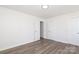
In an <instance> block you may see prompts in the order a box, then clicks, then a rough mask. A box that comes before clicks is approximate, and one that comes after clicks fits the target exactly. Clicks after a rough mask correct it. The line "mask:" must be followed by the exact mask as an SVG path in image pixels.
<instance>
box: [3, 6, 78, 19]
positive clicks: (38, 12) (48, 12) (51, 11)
mask: <svg viewBox="0 0 79 59" xmlns="http://www.w3.org/2000/svg"><path fill="white" fill-rule="evenodd" d="M2 7H6V8H10V9H14V10H17V11H21V12H24V13H27V14H31V15H34V16H37V17H40V18H44V19H46V18H51V17H54V16H58V15H62V14H66V13H71V12H76V11H79V6H78V5H49V8H48V9H42V8H41V6H40V5H4V6H2Z"/></svg>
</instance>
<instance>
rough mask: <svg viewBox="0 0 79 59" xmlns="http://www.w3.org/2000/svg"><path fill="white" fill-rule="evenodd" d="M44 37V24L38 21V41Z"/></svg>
mask: <svg viewBox="0 0 79 59" xmlns="http://www.w3.org/2000/svg"><path fill="white" fill-rule="evenodd" d="M43 37H44V22H43V21H40V39H43Z"/></svg>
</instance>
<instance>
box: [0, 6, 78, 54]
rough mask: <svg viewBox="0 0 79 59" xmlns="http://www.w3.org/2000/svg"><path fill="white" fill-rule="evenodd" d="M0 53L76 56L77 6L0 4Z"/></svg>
mask: <svg viewBox="0 0 79 59" xmlns="http://www.w3.org/2000/svg"><path fill="white" fill-rule="evenodd" d="M0 54H79V5H0Z"/></svg>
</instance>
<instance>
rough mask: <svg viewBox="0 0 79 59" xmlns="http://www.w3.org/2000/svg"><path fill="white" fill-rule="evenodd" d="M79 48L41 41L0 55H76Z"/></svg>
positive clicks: (45, 40)
mask: <svg viewBox="0 0 79 59" xmlns="http://www.w3.org/2000/svg"><path fill="white" fill-rule="evenodd" d="M78 53H79V46H75V45H71V44H66V43H60V42H56V41H53V40H48V39H42V40H38V41H35V42H32V43H28V44H25V45H22V46H19V47H15V48H11V49H7V50H4V51H1V52H0V54H78Z"/></svg>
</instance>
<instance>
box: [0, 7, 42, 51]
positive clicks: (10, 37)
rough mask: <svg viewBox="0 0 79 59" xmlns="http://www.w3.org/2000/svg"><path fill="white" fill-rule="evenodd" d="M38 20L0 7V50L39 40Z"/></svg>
mask: <svg viewBox="0 0 79 59" xmlns="http://www.w3.org/2000/svg"><path fill="white" fill-rule="evenodd" d="M40 20H42V19H39V18H37V17H35V16H31V15H27V14H25V13H21V12H18V11H15V10H11V9H7V8H3V7H0V50H4V49H8V48H12V47H15V46H18V45H22V44H26V43H29V42H33V41H36V40H39V39H40V26H39V25H40ZM34 35H35V36H34Z"/></svg>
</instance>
